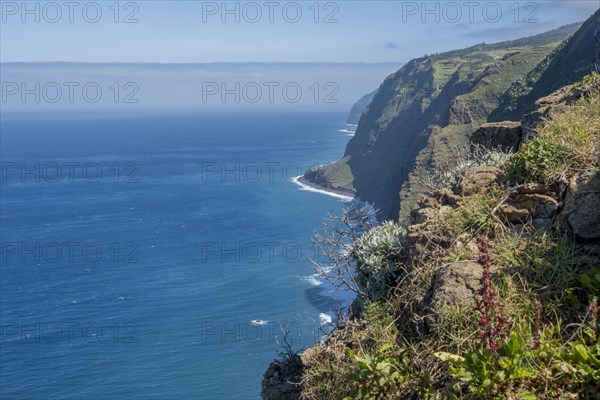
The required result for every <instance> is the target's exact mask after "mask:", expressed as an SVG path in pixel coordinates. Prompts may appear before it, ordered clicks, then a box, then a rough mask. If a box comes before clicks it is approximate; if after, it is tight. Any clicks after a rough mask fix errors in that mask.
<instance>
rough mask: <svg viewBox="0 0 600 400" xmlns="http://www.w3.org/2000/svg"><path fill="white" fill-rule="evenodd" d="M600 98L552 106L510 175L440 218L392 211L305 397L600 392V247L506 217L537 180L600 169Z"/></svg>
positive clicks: (321, 351) (371, 236)
mask: <svg viewBox="0 0 600 400" xmlns="http://www.w3.org/2000/svg"><path fill="white" fill-rule="evenodd" d="M587 79H588V83H589V80H595V79H598V77H596V76H591V77H589V78H587ZM599 101H600V92H598V91H596V92H591V94H590V97H589V98H582V99H581V100H579V101H578V102H577V103H576V104H573V105H571V106H570V107H568V108H566V109H565V110H564V111H563V112H562V113H556V114H553V115H552V117H551V118H550V119H549V120H547V121H546V122H545V123H544V124H543V125H542V126H541V127H540V128H538V130H537V131H536V132H535V135H534V137H533V138H531V140H530V141H529V142H527V143H526V144H524V145H522V146H521V148H520V149H519V150H518V151H517V153H515V154H514V155H513V156H512V157H511V159H510V160H509V161H508V163H506V165H505V166H504V167H503V169H504V170H503V171H502V174H503V175H504V176H507V177H509V178H508V179H504V180H499V181H495V183H490V184H489V187H486V188H482V190H481V191H478V192H476V193H473V194H469V195H467V196H464V197H461V198H459V199H457V200H456V201H455V203H454V204H453V205H451V206H440V205H438V206H437V207H438V214H436V216H435V217H432V218H435V219H434V222H432V223H424V224H419V225H416V224H415V225H411V226H408V230H407V231H405V230H404V228H402V227H400V226H399V225H397V224H395V223H392V222H385V223H383V224H382V225H379V226H377V227H375V228H372V229H370V230H368V231H367V232H366V233H365V234H364V235H362V236H361V237H359V238H358V239H357V240H356V241H355V242H354V244H353V245H352V249H353V251H352V253H351V257H352V258H353V260H354V261H355V262H356V269H357V274H358V275H357V276H361V279H360V281H361V282H362V284H361V285H362V286H364V287H368V288H370V289H376V290H374V292H373V293H372V295H370V296H368V299H367V300H366V302H365V303H364V305H363V311H362V313H361V314H360V316H359V317H357V318H354V319H350V320H348V321H347V322H346V325H345V327H344V328H343V329H340V330H336V331H334V333H333V334H332V335H331V337H330V338H329V340H328V341H327V342H326V343H323V344H319V345H317V346H316V347H315V349H314V350H313V351H312V353H311V355H310V356H309V357H308V359H307V361H306V367H305V370H304V375H303V379H304V381H303V382H304V387H303V392H302V398H303V399H306V400H309V399H315V400H316V399H339V400H348V399H373V400H374V399H377V400H383V399H399V398H410V399H459V398H460V399H573V398H585V399H587V398H597V397H598V396H600V344H599V340H598V339H599V338H600V306H599V305H598V296H599V295H600V267H599V265H600V262H599V258H598V253H597V247H594V246H591V247H590V246H589V245H581V244H579V243H577V242H576V240H575V238H574V237H573V235H572V233H571V232H569V231H568V230H564V229H559V227H558V226H557V225H548V226H545V227H542V228H540V227H539V226H534V224H533V223H532V220H531V219H529V220H524V221H523V222H522V223H520V224H519V226H517V225H515V224H513V223H511V222H509V221H508V220H507V218H506V216H505V215H504V214H503V206H505V205H506V204H507V201H508V200H509V199H512V200H514V199H515V198H518V196H519V193H521V192H519V190H521V189H522V188H523V187H525V186H526V185H529V186H526V187H527V188H528V190H532V189H531V188H534V187H537V188H547V189H546V190H548V191H550V186H551V184H550V183H552V182H561V181H569V180H570V179H572V178H573V176H575V175H577V174H579V173H580V172H581V171H589V170H591V169H597V168H599V167H600V165H599V162H600V157H599V153H598V143H600V136H599V135H600V133H599V131H600V107H599V106H598V105H600V103H599ZM523 182H524V183H523ZM536 185H537V186H536ZM515 196H517V197H515ZM543 196H546V195H543ZM543 196H542V197H543ZM546 197H547V196H546ZM436 201H438V200H435V199H434V198H433V197H432V198H430V200H429V203H427V204H430V205H431V204H433V203H435V202H436ZM432 202H433V203H432ZM428 207H429V208H430V209H433V208H432V206H428ZM442 209H443V211H442ZM598 213H599V215H600V210H598ZM465 263H466V264H465ZM465 265H469V269H468V270H467V272H465V270H464V269H461V268H462V267H463V266H465ZM453 268H454V269H453ZM474 268H475V269H477V270H478V271H474V270H473V269H474ZM465 273H466V274H467V275H468V276H467V275H464V274H465ZM469 274H470V275H469ZM457 276H458V277H460V279H458V280H456V281H452V279H453V277H457ZM449 280H450V281H451V284H450V285H449V286H448V281H449ZM471 281H474V282H476V283H475V287H474V288H473V287H471V286H472V284H471V283H468V282H471ZM452 282H457V283H452ZM445 285H446V286H445ZM456 285H464V290H463V292H460V296H458V297H456V296H457V295H456V293H457V292H456V291H453V290H455V289H454V288H455V287H456ZM444 290H446V291H447V292H446V293H450V296H451V297H446V298H445V297H443V294H444V293H445V292H444ZM448 291H449V292H448ZM452 296H454V297H452Z"/></svg>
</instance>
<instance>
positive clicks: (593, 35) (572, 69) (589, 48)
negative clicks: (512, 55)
mask: <svg viewBox="0 0 600 400" xmlns="http://www.w3.org/2000/svg"><path fill="white" fill-rule="evenodd" d="M598 69H600V9H599V10H598V11H596V13H595V14H594V15H592V16H591V17H590V18H589V19H588V20H587V21H585V23H584V24H583V25H582V26H581V28H580V29H579V30H578V31H577V32H576V33H575V34H573V36H572V37H571V38H569V40H567V41H565V42H563V43H562V44H561V45H560V46H559V47H558V48H556V50H554V51H553V52H552V53H551V54H550V55H548V57H546V58H545V59H544V60H543V61H542V62H541V63H540V64H539V65H538V66H536V67H535V68H534V69H533V70H532V71H531V72H529V73H528V74H527V76H526V77H524V78H523V79H521V80H519V81H517V82H515V83H514V84H513V85H512V86H511V87H510V89H509V90H508V91H507V92H506V93H505V94H504V95H503V96H502V98H501V99H500V102H499V106H498V108H497V109H496V110H494V111H493V112H492V113H491V114H490V117H489V121H490V122H495V121H503V120H512V121H518V119H519V118H520V116H521V115H522V114H523V113H526V112H529V111H532V110H533V109H534V102H535V101H536V100H537V99H539V98H540V97H544V96H547V95H549V94H550V93H552V92H554V91H555V90H557V89H558V88H560V87H563V86H565V85H569V84H572V83H573V82H577V81H579V80H581V78H583V77H584V76H585V75H588V74H589V73H591V72H592V71H594V70H598Z"/></svg>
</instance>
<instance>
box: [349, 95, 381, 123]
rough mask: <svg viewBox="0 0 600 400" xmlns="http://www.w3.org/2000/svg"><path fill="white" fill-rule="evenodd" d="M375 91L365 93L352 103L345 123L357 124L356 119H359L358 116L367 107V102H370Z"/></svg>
mask: <svg viewBox="0 0 600 400" xmlns="http://www.w3.org/2000/svg"><path fill="white" fill-rule="evenodd" d="M375 93H377V90H374V91H372V92H371V93H367V94H365V95H364V96H363V97H361V98H360V99H358V101H357V102H356V103H354V105H353V106H352V108H351V109H350V113H349V114H348V119H347V121H346V123H348V124H353V125H357V124H358V121H359V120H360V116H361V115H362V113H363V112H364V111H365V110H366V109H367V107H368V106H369V104H371V101H372V100H373V97H375Z"/></svg>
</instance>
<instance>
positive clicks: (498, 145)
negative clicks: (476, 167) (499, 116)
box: [471, 121, 522, 152]
mask: <svg viewBox="0 0 600 400" xmlns="http://www.w3.org/2000/svg"><path fill="white" fill-rule="evenodd" d="M521 134H522V132H521V124H520V123H518V122H513V121H504V122H493V123H488V124H483V125H481V126H480V127H479V129H477V130H476V131H475V132H473V135H471V145H473V146H481V147H483V148H486V149H497V150H500V151H503V152H510V151H515V150H517V148H518V147H519V142H520V141H521Z"/></svg>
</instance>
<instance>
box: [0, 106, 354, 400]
mask: <svg viewBox="0 0 600 400" xmlns="http://www.w3.org/2000/svg"><path fill="white" fill-rule="evenodd" d="M75 115H76V114H75ZM345 117H346V115H345V113H337V112H322V113H318V112H294V113H292V112H285V113H283V112H281V113H272V112H271V113H266V112H264V113H261V112H253V113H251V112H243V111H240V112H238V113H237V114H236V115H231V114H224V113H221V114H219V113H217V114H212V115H209V114H191V113H189V114H185V113H181V114H170V115H166V114H165V115H159V114H154V115H138V116H136V117H131V116H125V114H123V115H121V114H115V113H109V112H106V113H100V112H98V113H95V114H94V115H87V116H86V117H85V118H79V117H76V116H74V114H69V113H66V112H65V113H47V114H39V115H36V116H32V115H31V114H28V115H27V118H25V116H24V115H22V116H20V115H19V114H5V115H3V117H2V120H1V121H2V123H1V127H0V128H1V129H2V136H1V146H0V156H1V159H2V187H1V188H2V190H1V196H0V206H1V208H2V212H1V216H2V217H1V221H0V235H1V238H2V254H1V256H2V262H1V263H0V265H1V270H0V276H1V277H2V279H1V281H0V319H1V321H0V325H1V332H0V333H1V336H0V357H1V360H2V369H1V371H0V397H1V398H2V399H3V400H8V399H24V398H27V399H83V398H85V399H104V398H124V399H144V400H147V399H167V398H170V399H176V398H186V399H192V398H193V399H210V400H212V399H220V398H223V399H225V398H226V399H233V400H235V399H240V400H242V399H243V400H246V399H259V398H260V380H261V375H262V373H263V371H264V369H265V366H266V365H268V363H269V362H270V361H271V359H273V358H274V357H275V349H276V348H277V343H276V340H275V338H274V336H281V335H280V331H279V324H278V323H279V322H281V323H282V324H284V325H285V324H288V323H290V332H291V336H292V337H293V338H294V339H295V340H294V347H295V349H300V348H302V347H307V346H309V345H311V344H312V343H314V342H315V341H317V340H319V339H320V338H321V336H322V333H321V332H320V331H319V329H318V327H319V320H320V314H321V313H326V312H328V311H329V310H330V309H331V308H332V307H334V306H335V305H336V301H335V300H333V298H332V297H331V296H330V295H331V294H332V293H331V289H330V288H328V287H327V285H325V284H320V285H319V283H320V282H319V281H317V280H316V279H315V278H314V277H313V276H312V266H311V263H310V260H309V258H310V257H311V256H313V253H314V252H313V250H312V249H311V236H312V234H313V233H314V231H315V230H316V229H319V227H320V226H321V221H322V219H323V217H324V216H325V215H326V214H327V213H328V212H331V213H339V212H340V211H341V209H342V208H343V206H344V203H343V202H342V201H341V200H340V199H336V198H334V197H329V196H324V195H321V194H316V193H312V192H309V191H304V190H301V189H300V188H299V187H298V186H297V185H295V184H294V183H292V182H291V180H292V178H293V177H294V176H296V175H299V174H301V173H302V172H303V169H305V168H307V167H309V166H312V165H314V164H315V163H317V162H318V163H323V162H329V161H332V160H335V159H337V158H339V156H340V155H341V154H342V152H343V148H344V146H345V143H346V142H347V140H348V137H347V136H346V135H345V134H342V133H340V132H338V129H340V128H341V127H343V126H344V123H345ZM322 317H323V315H321V318H322ZM251 321H254V323H252V322H251ZM261 324H262V325H261Z"/></svg>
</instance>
